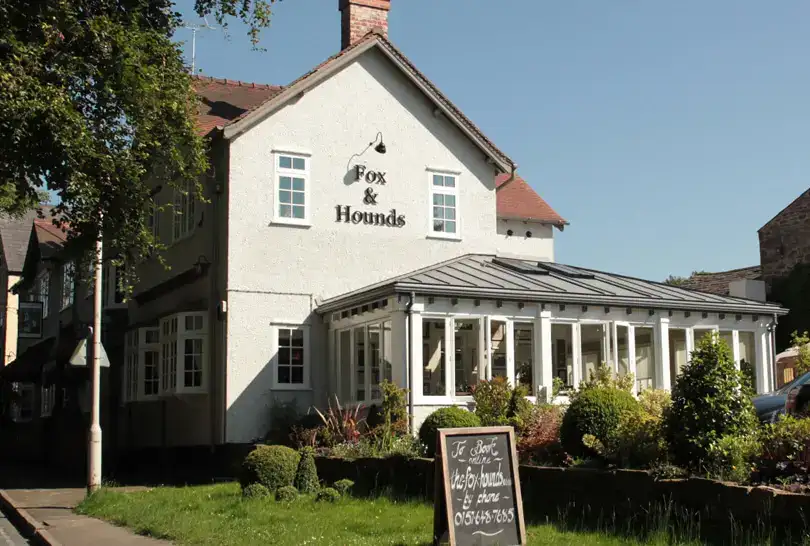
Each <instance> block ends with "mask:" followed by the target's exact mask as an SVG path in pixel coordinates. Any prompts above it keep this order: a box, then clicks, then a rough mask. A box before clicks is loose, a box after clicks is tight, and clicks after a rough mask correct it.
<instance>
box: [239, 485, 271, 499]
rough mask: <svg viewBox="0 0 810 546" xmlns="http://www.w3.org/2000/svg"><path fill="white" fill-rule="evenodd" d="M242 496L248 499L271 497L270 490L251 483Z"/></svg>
mask: <svg viewBox="0 0 810 546" xmlns="http://www.w3.org/2000/svg"><path fill="white" fill-rule="evenodd" d="M242 496H243V497H245V498H246V499H263V498H265V497H269V496H270V490H269V489H267V488H266V487H265V486H263V485H262V484H260V483H251V484H250V485H248V486H247V487H245V488H244V489H242Z"/></svg>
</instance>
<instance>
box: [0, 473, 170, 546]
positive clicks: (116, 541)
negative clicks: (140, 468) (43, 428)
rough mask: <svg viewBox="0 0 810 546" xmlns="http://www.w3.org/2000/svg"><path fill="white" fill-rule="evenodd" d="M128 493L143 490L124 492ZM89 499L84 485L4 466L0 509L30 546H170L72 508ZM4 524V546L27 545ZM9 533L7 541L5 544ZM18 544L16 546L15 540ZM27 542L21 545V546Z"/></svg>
mask: <svg viewBox="0 0 810 546" xmlns="http://www.w3.org/2000/svg"><path fill="white" fill-rule="evenodd" d="M122 489H124V490H137V489H143V488H142V487H137V488H136V487H132V488H122ZM84 497H85V488H84V487H83V484H81V483H80V482H77V481H76V480H73V479H70V478H66V477H65V476H64V475H62V474H60V473H58V472H53V471H49V469H47V468H43V467H38V466H26V465H19V464H17V465H13V464H4V463H0V505H2V508H3V511H4V512H6V513H7V514H8V516H9V517H10V518H11V519H12V520H13V521H14V523H15V524H16V525H17V527H18V528H19V529H21V530H22V534H23V535H25V536H27V537H28V538H29V540H30V543H31V544H46V545H51V546H102V545H104V546H113V545H122V546H159V545H162V546H166V545H168V544H170V543H169V542H166V541H163V540H156V539H153V538H149V537H143V536H139V535H136V534H134V533H132V532H130V531H128V530H126V529H124V528H122V527H116V526H115V525H112V524H110V523H106V522H104V521H101V520H98V519H95V518H90V517H87V516H81V515H79V514H76V513H75V512H74V511H73V509H74V508H75V507H76V506H78V505H79V504H80V503H81V502H82V500H84ZM4 523H5V524H8V525H10V523H9V522H8V520H0V546H8V544H12V545H14V546H17V545H18V544H28V542H25V541H24V539H23V538H22V537H20V536H19V535H20V533H17V534H16V535H14V536H13V535H12V531H13V532H16V530H15V529H13V527H12V530H11V531H10V530H9V529H8V528H7V527H6V526H5V525H4ZM2 532H5V533H6V534H7V535H8V536H9V540H8V541H6V542H8V544H6V543H4V542H3V540H4V536H3V534H2ZM15 540H16V541H17V542H14V541H15ZM20 540H23V542H20Z"/></svg>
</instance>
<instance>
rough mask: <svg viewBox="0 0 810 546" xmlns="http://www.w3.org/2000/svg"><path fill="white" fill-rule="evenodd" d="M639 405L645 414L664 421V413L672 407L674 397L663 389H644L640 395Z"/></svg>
mask: <svg viewBox="0 0 810 546" xmlns="http://www.w3.org/2000/svg"><path fill="white" fill-rule="evenodd" d="M638 403H639V404H640V405H641V409H642V410H644V413H646V414H647V415H649V416H650V417H655V418H656V419H662V418H663V417H664V413H665V412H666V411H667V410H669V408H670V407H671V406H672V396H671V395H670V394H669V391H665V390H663V389H644V390H643V391H641V392H640V393H639V394H638Z"/></svg>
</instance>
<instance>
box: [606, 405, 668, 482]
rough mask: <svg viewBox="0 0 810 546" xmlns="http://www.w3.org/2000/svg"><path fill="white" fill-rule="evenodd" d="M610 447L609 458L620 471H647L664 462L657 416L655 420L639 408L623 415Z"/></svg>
mask: <svg viewBox="0 0 810 546" xmlns="http://www.w3.org/2000/svg"><path fill="white" fill-rule="evenodd" d="M651 392H654V391H651ZM610 447H611V458H612V459H613V460H614V461H615V462H616V463H617V464H618V465H619V466H621V467H622V468H651V467H653V466H655V465H657V464H659V463H661V462H663V461H665V460H666V456H667V443H666V441H665V440H664V433H663V423H662V420H661V415H660V413H659V414H658V416H656V415H655V414H654V413H650V412H649V411H648V410H647V409H643V406H642V407H640V408H639V409H638V410H636V411H626V412H624V413H623V414H622V416H621V418H620V419H619V428H618V429H617V430H616V435H615V437H614V438H613V440H612V442H611V446H610Z"/></svg>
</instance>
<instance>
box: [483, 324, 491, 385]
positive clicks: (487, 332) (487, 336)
mask: <svg viewBox="0 0 810 546" xmlns="http://www.w3.org/2000/svg"><path fill="white" fill-rule="evenodd" d="M484 348H485V349H486V353H487V356H486V361H485V362H484V364H485V367H486V369H485V370H484V379H487V380H489V379H492V320H491V319H490V318H489V317H485V318H484Z"/></svg>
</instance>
